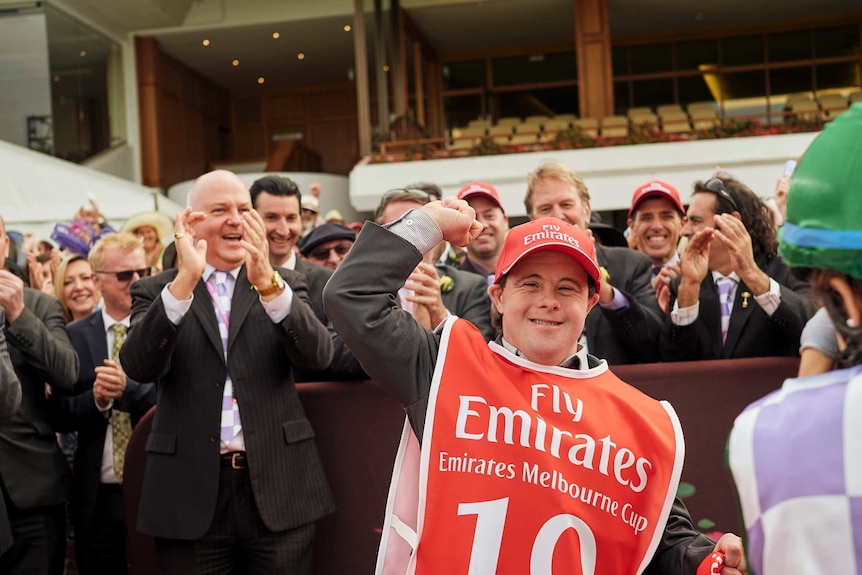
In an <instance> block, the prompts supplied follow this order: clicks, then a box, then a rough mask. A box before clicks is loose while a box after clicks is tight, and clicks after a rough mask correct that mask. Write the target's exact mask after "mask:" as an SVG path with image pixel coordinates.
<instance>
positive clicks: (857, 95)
mask: <svg viewBox="0 0 862 575" xmlns="http://www.w3.org/2000/svg"><path fill="white" fill-rule="evenodd" d="M848 100H850V103H851V104H855V103H856V102H862V90H860V91H858V92H853V93H852V94H850V96H849V97H848Z"/></svg>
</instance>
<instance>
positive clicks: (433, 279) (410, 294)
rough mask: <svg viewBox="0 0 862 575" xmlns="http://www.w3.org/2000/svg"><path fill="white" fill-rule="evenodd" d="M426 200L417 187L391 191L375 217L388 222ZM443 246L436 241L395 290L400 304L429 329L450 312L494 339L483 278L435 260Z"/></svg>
mask: <svg viewBox="0 0 862 575" xmlns="http://www.w3.org/2000/svg"><path fill="white" fill-rule="evenodd" d="M429 199H430V197H429V196H428V194H427V193H426V192H423V191H421V190H417V189H412V188H407V189H404V190H392V191H390V192H387V193H385V194H383V199H382V200H381V201H380V204H379V205H378V206H377V210H376V212H375V220H376V222H377V223H378V224H381V225H385V224H388V223H390V222H393V221H395V220H397V219H398V218H400V217H401V216H402V215H403V214H404V213H406V212H407V211H409V210H412V209H414V208H418V207H421V206H423V205H425V204H427V203H428V201H429ZM447 247H448V244H447V243H446V242H440V243H439V244H437V246H436V247H435V248H434V249H433V250H431V251H430V252H428V253H427V254H426V255H425V258H424V259H423V261H422V262H420V263H419V265H418V266H416V269H415V270H414V271H413V273H412V274H410V277H409V278H407V282H406V283H405V284H404V287H403V288H402V289H401V290H400V291H399V294H398V295H399V298H400V299H401V305H402V307H404V308H405V309H406V310H407V311H409V312H410V313H411V314H412V315H413V317H415V318H416V320H417V321H419V323H421V324H422V325H423V326H425V327H426V328H428V329H430V330H434V329H436V328H437V327H438V326H439V325H440V324H442V323H443V321H444V320H445V319H446V318H447V317H449V315H450V314H451V315H457V316H458V317H461V318H464V319H466V320H467V321H469V322H470V323H472V324H473V325H475V326H476V327H477V328H479V331H481V332H482V335H484V336H485V339H488V340H491V339H494V337H495V336H496V335H497V330H496V329H495V328H494V327H493V325H492V323H491V298H490V296H488V286H487V283H486V281H485V279H484V278H482V277H481V276H479V275H477V274H474V273H472V272H467V271H463V270H459V269H458V268H456V267H454V266H450V265H447V264H441V263H439V260H440V256H441V255H442V253H443V250H444V249H446V248H447Z"/></svg>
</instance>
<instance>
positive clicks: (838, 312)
mask: <svg viewBox="0 0 862 575" xmlns="http://www.w3.org/2000/svg"><path fill="white" fill-rule="evenodd" d="M823 299H824V305H825V306H826V310H827V311H828V312H829V317H830V318H832V323H834V324H835V330H836V331H837V332H838V333H840V334H841V337H843V338H844V341H845V342H846V343H847V348H846V349H845V350H844V351H843V352H842V354H841V357H839V358H838V365H839V367H841V368H847V367H853V366H854V365H860V364H862V326H855V327H850V326H848V325H847V312H845V311H844V309H843V308H842V307H840V306H839V305H838V304H837V302H836V301H835V299H834V298H831V297H824V298H823Z"/></svg>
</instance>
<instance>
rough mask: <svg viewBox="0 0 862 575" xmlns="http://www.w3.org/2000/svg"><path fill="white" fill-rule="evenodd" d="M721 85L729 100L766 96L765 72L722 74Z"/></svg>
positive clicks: (725, 96)
mask: <svg viewBox="0 0 862 575" xmlns="http://www.w3.org/2000/svg"><path fill="white" fill-rule="evenodd" d="M721 84H722V86H723V87H724V89H723V92H724V98H725V99H727V100H738V99H741V98H763V97H764V96H766V74H764V72H763V70H755V71H753V72H734V73H730V74H722V76H721Z"/></svg>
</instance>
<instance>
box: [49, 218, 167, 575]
mask: <svg viewBox="0 0 862 575" xmlns="http://www.w3.org/2000/svg"><path fill="white" fill-rule="evenodd" d="M88 259H89V261H90V266H91V267H92V268H93V269H94V270H95V272H94V274H93V282H94V283H95V285H96V286H97V287H98V288H99V289H100V291H101V293H102V300H103V301H104V306H103V307H102V309H100V310H97V311H95V312H93V313H92V314H90V315H89V316H87V317H84V318H82V319H80V320H78V321H76V322H73V323H71V324H69V325H68V326H67V327H66V331H67V332H68V334H69V339H70V340H71V341H72V346H73V347H74V348H75V351H76V352H77V353H78V358H79V360H80V364H81V367H80V370H79V371H78V381H77V382H75V391H76V393H77V394H78V395H75V396H74V397H69V398H66V399H64V400H62V403H61V404H60V406H59V407H60V409H59V414H58V416H57V419H56V422H55V427H56V429H57V431H61V432H69V431H77V432H78V447H77V450H76V451H75V464H74V473H73V478H72V509H71V519H72V525H74V527H75V557H76V558H77V561H78V568H79V570H80V572H81V575H88V574H89V573H117V574H118V575H119V574H123V573H126V564H127V560H126V539H125V514H124V512H123V491H122V485H123V463H124V461H125V451H126V447H127V446H128V440H129V437H130V435H131V432H132V428H133V427H134V425H136V424H137V422H138V421H139V420H140V419H141V417H143V415H144V414H145V413H146V412H147V411H148V410H149V409H150V408H151V407H152V406H153V405H155V403H156V389H155V386H154V385H153V384H152V383H138V382H136V381H133V380H131V379H128V378H127V377H126V374H125V372H124V371H123V368H122V367H121V366H120V364H119V362H118V356H119V352H120V348H122V346H123V343H124V341H125V337H126V332H127V330H128V328H129V321H130V318H131V315H132V297H131V295H129V290H130V288H131V286H132V283H133V282H136V281H138V280H139V279H141V278H142V277H147V276H149V275H150V268H148V267H147V266H146V256H145V254H144V248H143V246H142V244H141V242H140V241H139V240H138V238H136V237H135V236H134V235H132V234H129V233H122V234H107V235H106V236H104V237H102V238H101V239H99V241H97V242H96V244H95V245H94V246H93V249H92V250H90V254H89V256H88Z"/></svg>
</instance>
